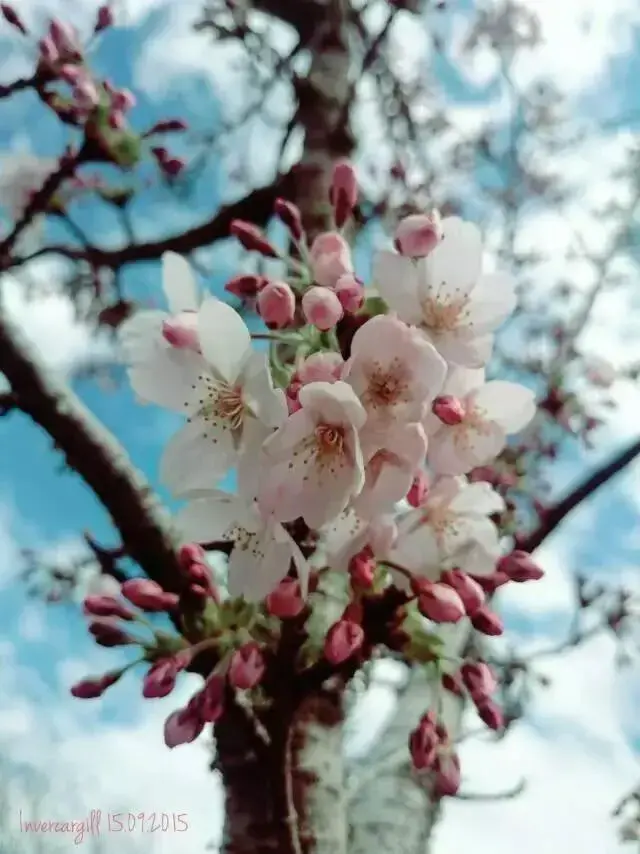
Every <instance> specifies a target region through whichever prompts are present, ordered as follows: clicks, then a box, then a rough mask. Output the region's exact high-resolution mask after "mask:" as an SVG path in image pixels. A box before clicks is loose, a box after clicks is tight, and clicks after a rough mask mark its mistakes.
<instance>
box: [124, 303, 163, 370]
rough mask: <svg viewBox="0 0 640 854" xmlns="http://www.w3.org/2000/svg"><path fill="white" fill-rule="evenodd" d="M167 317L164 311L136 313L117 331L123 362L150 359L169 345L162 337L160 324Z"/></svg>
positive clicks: (133, 362)
mask: <svg viewBox="0 0 640 854" xmlns="http://www.w3.org/2000/svg"><path fill="white" fill-rule="evenodd" d="M168 316H169V315H168V314H167V313H166V311H156V310H153V311H136V313H135V314H134V315H133V316H132V317H130V318H128V319H127V320H125V321H124V323H123V324H122V325H121V326H120V328H119V329H118V340H119V342H120V347H121V348H122V355H123V358H124V361H125V362H127V363H128V364H135V363H136V362H141V361H144V360H145V359H152V358H154V357H155V356H156V354H157V352H158V350H166V349H168V348H169V347H170V345H169V344H168V343H167V342H166V341H165V340H164V338H163V337H162V324H163V323H164V321H165V320H166V319H167V317H168Z"/></svg>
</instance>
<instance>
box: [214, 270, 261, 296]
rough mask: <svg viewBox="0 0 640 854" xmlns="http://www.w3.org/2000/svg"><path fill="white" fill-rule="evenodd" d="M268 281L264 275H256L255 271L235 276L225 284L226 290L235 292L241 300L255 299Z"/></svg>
mask: <svg viewBox="0 0 640 854" xmlns="http://www.w3.org/2000/svg"><path fill="white" fill-rule="evenodd" d="M267 282H268V279H266V278H265V277H264V276H256V275H255V274H253V273H249V274H247V275H240V276H234V277H233V279H230V280H229V281H228V282H227V284H226V285H225V286H224V289H225V291H227V292H228V293H230V294H233V295H234V296H235V297H238V298H239V299H241V300H248V299H255V297H257V295H258V292H259V291H260V289H261V288H263V287H264V286H265V285H266V284H267Z"/></svg>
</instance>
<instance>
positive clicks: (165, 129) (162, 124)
mask: <svg viewBox="0 0 640 854" xmlns="http://www.w3.org/2000/svg"><path fill="white" fill-rule="evenodd" d="M188 128H189V125H188V124H187V123H186V122H185V121H183V120H182V119H165V120H164V121H159V122H156V123H155V125H154V126H153V127H152V128H151V129H150V130H148V131H147V132H146V133H145V134H144V136H145V137H149V136H153V135H154V134H156V133H175V132H179V131H183V130H188Z"/></svg>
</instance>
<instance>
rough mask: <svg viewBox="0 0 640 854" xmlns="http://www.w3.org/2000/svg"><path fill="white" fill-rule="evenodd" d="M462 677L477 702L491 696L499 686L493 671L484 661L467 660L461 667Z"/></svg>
mask: <svg viewBox="0 0 640 854" xmlns="http://www.w3.org/2000/svg"><path fill="white" fill-rule="evenodd" d="M460 678H461V679H462V681H463V683H464V686H465V688H466V689H467V691H468V692H469V693H470V694H471V696H472V698H473V700H474V702H475V703H479V702H480V701H481V700H485V699H487V698H488V697H490V696H491V695H492V694H493V692H494V691H495V690H496V688H497V687H498V683H497V680H496V677H495V675H494V673H493V671H492V670H491V668H490V667H489V665H488V664H486V663H485V662H484V661H466V662H465V663H464V664H463V665H462V667H461V668H460Z"/></svg>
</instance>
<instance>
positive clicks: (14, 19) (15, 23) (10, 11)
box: [0, 3, 28, 36]
mask: <svg viewBox="0 0 640 854" xmlns="http://www.w3.org/2000/svg"><path fill="white" fill-rule="evenodd" d="M0 12H2V17H3V18H4V19H5V21H6V22H7V23H8V24H11V26H12V27H15V28H16V30H20V32H21V33H22V35H23V36H26V35H27V34H28V32H27V28H26V27H25V25H24V24H23V23H22V20H21V19H20V18H19V17H18V13H17V12H16V10H15V9H14V8H13V6H10V5H9V4H8V3H0Z"/></svg>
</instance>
